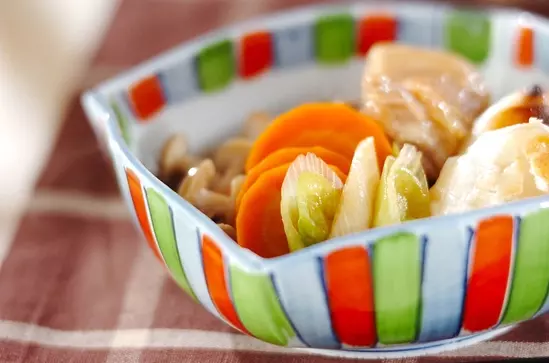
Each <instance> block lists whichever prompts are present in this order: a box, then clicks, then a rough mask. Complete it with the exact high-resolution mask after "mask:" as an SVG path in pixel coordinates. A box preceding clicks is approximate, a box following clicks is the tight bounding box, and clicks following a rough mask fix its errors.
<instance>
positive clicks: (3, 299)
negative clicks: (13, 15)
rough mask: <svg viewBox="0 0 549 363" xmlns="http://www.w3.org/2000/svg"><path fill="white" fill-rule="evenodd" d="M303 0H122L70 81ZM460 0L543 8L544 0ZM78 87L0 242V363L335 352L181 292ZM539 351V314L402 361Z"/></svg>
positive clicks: (544, 341)
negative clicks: (270, 335) (249, 325)
mask: <svg viewBox="0 0 549 363" xmlns="http://www.w3.org/2000/svg"><path fill="white" fill-rule="evenodd" d="M322 2H324V3H325V2H330V1H327V0H326V1H322ZM310 3H312V2H311V1H307V0H261V1H259V0H121V1H120V3H119V4H118V8H117V11H116V14H115V16H114V20H113V21H112V23H111V26H110V28H109V30H108V31H107V33H106V35H105V38H104V40H103V43H102V46H101V47H100V48H99V51H98V52H97V54H96V55H95V57H94V58H93V59H91V66H90V68H89V70H88V72H87V75H86V77H84V78H83V79H81V80H80V81H79V83H80V87H79V88H78V89H83V88H86V87H88V86H89V85H91V84H94V83H96V82H98V81H99V80H102V79H104V78H107V77H109V76H111V75H113V74H115V73H118V72H119V71H121V70H123V69H126V68H128V67H130V66H133V65H135V64H137V63H139V62H141V61H143V60H145V59H147V58H149V57H150V56H152V55H154V54H157V53H159V52H161V51H163V50H166V49H168V48H170V47H172V46H174V45H175V44H178V43H180V42H182V41H185V40H187V39H189V38H191V37H193V36H195V35H198V34H200V33H203V32H205V31H207V30H210V29H212V28H215V27H218V26H220V25H224V24H227V23H231V22H235V21H239V20H243V19H247V18H249V17H251V16H255V15H260V14H265V13H269V12H271V11H275V10H280V9H283V8H287V7H291V6H296V5H304V4H310ZM460 3H462V4H465V3H468V4H483V5H484V4H489V5H498V6H501V5H506V6H520V7H523V8H524V9H528V10H530V11H536V12H539V13H546V14H548V15H549V4H548V3H547V2H546V1H545V0H537V1H504V0H499V1H497V0H492V1H488V0H487V1H460ZM0 20H1V17H0ZM0 45H1V43H0ZM88 57H89V55H88ZM78 96H79V92H78V91H76V92H73V93H72V96H71V97H66V99H65V100H63V103H66V104H68V107H67V112H66V113H65V116H64V119H63V120H60V122H59V124H60V125H61V128H60V132H59V134H58V136H57V140H56V141H55V142H52V143H51V145H49V146H48V145H46V146H48V147H45V148H44V150H50V149H51V153H50V154H49V157H48V156H47V154H46V155H43V157H42V159H40V160H39V161H36V160H35V161H33V162H35V163H38V164H37V165H38V166H37V168H40V169H42V171H41V173H39V178H38V181H37V183H36V186H35V188H34V191H33V192H32V196H31V198H30V201H29V203H28V204H27V206H26V208H25V210H24V211H23V213H22V215H21V216H20V218H18V220H17V223H16V224H14V226H16V228H15V233H14V234H13V236H10V240H9V241H8V243H6V244H4V245H3V246H0V252H1V251H2V248H3V250H4V252H2V253H0V263H1V265H0V288H1V293H0V362H56V363H57V362H219V363H221V362H223V363H232V362H239V361H242V362H265V363H268V362H284V363H285V362H292V363H298V362H303V363H305V362H338V361H340V359H338V358H319V357H311V356H307V355H305V354H303V353H300V352H296V351H291V350H285V349H282V348H277V347H273V346H269V345H266V344H263V343H261V342H259V341H256V340H254V339H252V338H249V337H247V336H243V335H240V334H239V333H237V332H235V331H234V330H232V329H231V328H229V327H228V326H226V325H225V324H223V323H221V322H220V321H218V320H217V319H216V318H214V317H213V316H211V315H210V314H209V313H207V312H206V311H205V310H204V309H203V308H201V307H200V306H198V305H197V304H195V303H194V302H192V301H191V299H190V298H188V297H187V296H185V295H184V294H183V293H182V292H181V290H180V289H179V288H178V287H177V286H176V285H175V284H174V283H173V282H172V280H171V279H170V278H169V277H168V276H167V274H166V273H165V271H164V270H163V269H162V267H161V266H160V265H159V264H158V263H157V262H156V261H155V259H154V257H153V256H152V253H150V252H149V251H148V250H147V248H146V243H144V242H143V240H142V237H141V235H140V234H139V233H138V232H137V231H136V230H135V228H134V227H133V225H132V223H131V221H130V218H129V216H128V213H127V211H126V208H125V207H124V205H123V204H122V201H121V199H120V197H119V194H118V190H117V188H116V185H115V181H114V178H113V175H112V173H111V169H110V166H109V164H108V163H107V162H106V161H105V160H104V159H103V158H102V156H101V154H100V152H99V150H98V147H97V143H96V141H95V139H94V137H93V135H92V132H91V130H90V128H89V127H88V124H87V122H86V120H85V117H84V115H83V113H82V110H81V108H80V106H79V104H78ZM59 102H61V101H59ZM40 164H43V165H42V166H40ZM2 198H4V197H2ZM4 200H7V199H2V201H4ZM3 211H6V209H4V210H3ZM0 237H1V236H0ZM0 239H1V238H0ZM540 356H549V317H545V318H541V319H536V320H534V321H531V322H528V323H525V324H523V325H522V326H520V327H518V328H516V329H515V330H513V331H511V332H510V333H508V334H506V335H504V336H502V337H499V338H496V339H494V340H492V341H490V342H485V343H481V344H478V345H476V346H474V347H470V348H466V349H461V350H458V351H453V352H448V353H445V354H442V355H439V356H431V357H421V358H410V359H407V360H403V362H404V361H405V362H440V361H443V362H465V361H478V360H480V359H482V360H493V359H498V358H502V357H540Z"/></svg>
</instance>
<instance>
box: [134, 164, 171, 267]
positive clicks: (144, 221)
mask: <svg viewBox="0 0 549 363" xmlns="http://www.w3.org/2000/svg"><path fill="white" fill-rule="evenodd" d="M126 179H127V180H128V186H129V189H130V195H131V198H132V202H133V208H134V209H135V213H136V215H137V220H138V221H139V225H140V226H141V230H142V231H143V234H145V239H146V240H147V243H148V244H149V247H150V248H151V249H152V250H153V252H154V255H155V256H156V258H158V259H159V260H160V261H163V258H162V256H161V255H160V250H159V249H158V246H157V244H156V240H155V239H154V236H153V234H152V230H151V225H150V223H149V215H148V213H147V207H146V206H145V197H144V196H143V188H142V187H141V182H140V181H139V178H138V177H137V175H135V173H134V172H133V171H131V170H130V169H126Z"/></svg>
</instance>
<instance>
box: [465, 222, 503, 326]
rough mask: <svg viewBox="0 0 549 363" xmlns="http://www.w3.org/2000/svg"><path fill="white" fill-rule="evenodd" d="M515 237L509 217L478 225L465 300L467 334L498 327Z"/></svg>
mask: <svg viewBox="0 0 549 363" xmlns="http://www.w3.org/2000/svg"><path fill="white" fill-rule="evenodd" d="M513 235H514V226H513V218H512V217H510V216H496V217H493V218H490V219H485V220H483V221H481V222H480V223H479V225H478V227H477V231H476V233H475V236H474V237H473V238H475V240H474V241H473V247H472V248H473V253H472V262H471V269H470V274H469V281H468V284H467V295H466V298H465V312H464V317H463V328H464V329H465V330H468V331H470V332H478V331H481V330H485V329H490V328H492V327H494V326H495V325H497V324H498V322H499V318H500V315H501V312H502V310H503V308H504V303H505V295H506V292H507V286H508V282H509V270H510V268H511V258H512V253H513Z"/></svg>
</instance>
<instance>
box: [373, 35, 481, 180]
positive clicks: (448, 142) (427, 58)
mask: <svg viewBox="0 0 549 363" xmlns="http://www.w3.org/2000/svg"><path fill="white" fill-rule="evenodd" d="M406 60H410V61H406ZM489 101H490V97H489V94H488V92H487V90H486V86H485V85H484V83H483V81H482V79H481V77H480V75H479V74H478V73H477V72H476V71H475V69H474V67H473V66H472V65H471V64H469V63H468V62H467V61H466V60H465V59H463V58H461V57H459V56H457V55H453V54H450V53H446V52H441V51H435V50H429V49H422V48H416V47H410V46H406V45H400V44H393V43H381V44H377V45H375V46H374V47H373V48H372V49H371V50H370V53H369V55H368V59H367V63H366V67H365V70H364V77H363V80H362V105H363V109H362V111H363V112H364V113H366V114H368V115H370V116H372V117H374V118H375V119H377V120H378V121H379V122H380V123H381V124H382V126H383V127H384V128H385V131H386V132H387V134H388V136H389V137H390V138H391V139H393V141H396V142H397V143H400V144H404V143H409V144H412V145H415V146H416V147H417V148H418V149H419V150H420V151H421V152H422V154H423V165H424V169H425V172H426V174H427V177H428V179H429V180H431V181H433V180H436V178H437V177H438V174H439V172H440V169H441V168H442V166H443V165H444V162H445V161H446V159H447V158H448V157H450V156H452V155H455V154H456V153H457V151H458V148H459V145H460V144H461V143H462V142H463V140H464V139H465V138H466V137H467V136H468V134H469V132H470V130H471V127H472V123H473V120H474V119H475V118H476V117H477V116H478V115H479V114H480V113H481V112H482V111H483V110H484V109H485V108H486V107H487V106H488V103H489Z"/></svg>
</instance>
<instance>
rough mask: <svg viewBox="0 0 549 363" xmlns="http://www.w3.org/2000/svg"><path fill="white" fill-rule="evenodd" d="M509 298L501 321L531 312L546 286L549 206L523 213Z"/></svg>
mask: <svg viewBox="0 0 549 363" xmlns="http://www.w3.org/2000/svg"><path fill="white" fill-rule="evenodd" d="M516 248H517V252H516V259H515V267H514V274H513V278H512V282H511V293H510V294H509V302H508V304H507V309H506V311H505V314H504V316H503V319H502V324H510V323H515V322H518V321H522V320H526V319H529V318H531V317H532V316H534V315H535V314H536V313H537V312H538V310H539V309H540V307H541V305H542V304H543V302H544V301H545V297H546V296H547V289H548V287H549V209H540V210H539V211H536V212H534V213H531V214H528V215H526V216H524V218H523V219H522V222H521V224H520V229H519V236H518V241H517V247H516Z"/></svg>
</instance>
